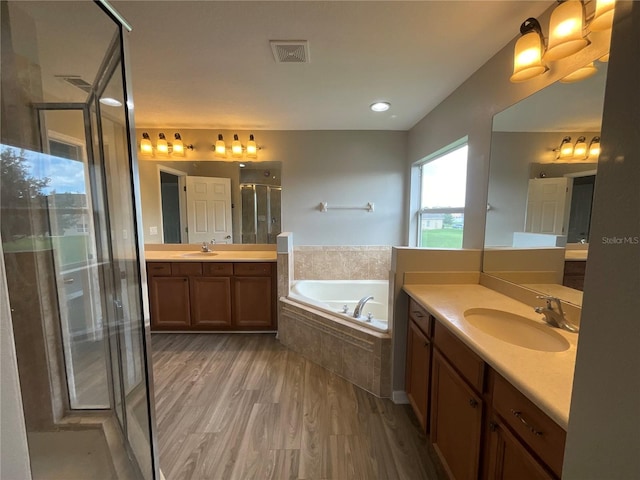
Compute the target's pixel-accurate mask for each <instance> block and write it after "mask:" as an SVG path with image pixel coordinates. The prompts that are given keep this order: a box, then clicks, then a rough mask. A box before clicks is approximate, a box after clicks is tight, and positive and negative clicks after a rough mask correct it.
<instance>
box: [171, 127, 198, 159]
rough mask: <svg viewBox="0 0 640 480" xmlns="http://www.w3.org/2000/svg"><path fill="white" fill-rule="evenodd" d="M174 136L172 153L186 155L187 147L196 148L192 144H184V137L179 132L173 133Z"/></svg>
mask: <svg viewBox="0 0 640 480" xmlns="http://www.w3.org/2000/svg"><path fill="white" fill-rule="evenodd" d="M173 138H174V140H173V144H172V145H171V147H172V148H173V150H172V151H171V155H177V156H179V157H184V153H185V152H184V151H185V149H187V150H193V149H194V147H193V145H192V144H188V145H185V144H184V142H183V141H182V137H181V136H180V134H179V133H175V134H174V135H173Z"/></svg>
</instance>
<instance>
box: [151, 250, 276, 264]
mask: <svg viewBox="0 0 640 480" xmlns="http://www.w3.org/2000/svg"><path fill="white" fill-rule="evenodd" d="M144 257H145V260H146V261H147V262H275V261H276V260H277V253H276V251H275V250H216V249H215V247H214V249H213V252H211V253H202V254H201V253H200V252H199V251H197V250H193V249H191V250H146V249H145V252H144Z"/></svg>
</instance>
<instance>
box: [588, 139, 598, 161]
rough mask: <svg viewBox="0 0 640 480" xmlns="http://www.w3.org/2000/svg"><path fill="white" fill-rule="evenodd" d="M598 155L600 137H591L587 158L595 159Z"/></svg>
mask: <svg viewBox="0 0 640 480" xmlns="http://www.w3.org/2000/svg"><path fill="white" fill-rule="evenodd" d="M598 155H600V137H593V139H592V140H591V143H590V144H589V158H597V157H598Z"/></svg>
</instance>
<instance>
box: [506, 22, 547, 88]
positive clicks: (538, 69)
mask: <svg viewBox="0 0 640 480" xmlns="http://www.w3.org/2000/svg"><path fill="white" fill-rule="evenodd" d="M520 33H521V34H522V36H521V37H520V38H519V39H518V41H517V42H516V46H515V48H514V52H513V75H511V78H510V79H509V80H511V81H512V82H524V81H525V80H529V79H531V78H533V77H537V76H538V75H542V74H543V73H544V72H546V71H547V70H549V69H548V68H547V66H546V65H544V64H543V63H542V55H543V53H544V37H543V36H542V28H541V27H540V22H538V20H536V19H535V18H527V19H526V20H525V21H524V22H522V25H520Z"/></svg>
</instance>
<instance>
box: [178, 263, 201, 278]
mask: <svg viewBox="0 0 640 480" xmlns="http://www.w3.org/2000/svg"><path fill="white" fill-rule="evenodd" d="M171 275H180V276H181V275H191V276H199V275H202V264H201V263H190V262H189V263H188V262H176V263H172V264H171Z"/></svg>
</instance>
